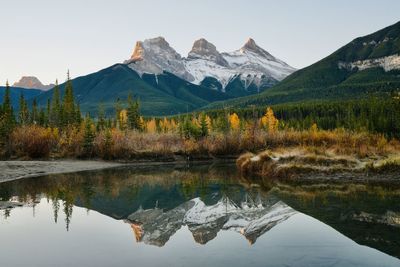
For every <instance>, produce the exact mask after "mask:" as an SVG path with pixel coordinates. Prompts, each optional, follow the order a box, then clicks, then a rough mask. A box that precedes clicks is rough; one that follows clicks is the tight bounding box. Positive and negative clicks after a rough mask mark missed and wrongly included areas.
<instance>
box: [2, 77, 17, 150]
mask: <svg viewBox="0 0 400 267" xmlns="http://www.w3.org/2000/svg"><path fill="white" fill-rule="evenodd" d="M10 95H11V93H10V86H9V84H8V81H7V83H6V90H5V94H4V99H3V105H2V106H1V113H0V115H1V116H0V154H1V156H4V157H8V156H9V154H10V147H9V145H10V143H9V137H10V134H11V132H12V130H13V128H14V126H15V117H14V111H13V108H12V105H11V96H10Z"/></svg>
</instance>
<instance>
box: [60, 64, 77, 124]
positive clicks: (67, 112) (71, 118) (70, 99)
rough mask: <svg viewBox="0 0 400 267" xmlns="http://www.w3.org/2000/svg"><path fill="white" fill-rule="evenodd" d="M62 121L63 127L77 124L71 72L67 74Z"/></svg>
mask: <svg viewBox="0 0 400 267" xmlns="http://www.w3.org/2000/svg"><path fill="white" fill-rule="evenodd" d="M62 114H63V116H62V119H63V122H62V124H63V126H68V125H71V124H74V123H77V113H76V107H75V101H74V92H73V87H72V81H71V78H70V76H69V71H68V73H67V81H66V83H65V91H64V97H63V103H62Z"/></svg>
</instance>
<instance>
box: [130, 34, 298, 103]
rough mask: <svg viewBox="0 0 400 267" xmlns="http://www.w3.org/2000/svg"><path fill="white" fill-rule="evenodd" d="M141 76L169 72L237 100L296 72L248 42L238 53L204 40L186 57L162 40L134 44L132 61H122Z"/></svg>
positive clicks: (196, 44) (148, 40)
mask: <svg viewBox="0 0 400 267" xmlns="http://www.w3.org/2000/svg"><path fill="white" fill-rule="evenodd" d="M124 63H125V64H127V65H128V66H129V67H130V68H132V69H133V70H135V71H137V72H138V73H139V74H140V75H142V74H143V73H151V74H161V73H163V72H164V71H165V72H169V73H172V74H174V75H176V76H178V77H180V78H182V79H184V80H186V81H188V82H190V83H193V84H197V85H203V86H205V87H209V88H212V89H215V90H217V91H220V92H224V93H226V94H227V95H229V96H232V97H238V96H243V95H249V94H254V93H258V92H259V91H260V88H267V87H271V86H272V85H274V84H276V83H277V82H279V81H280V80H282V79H283V78H285V77H286V76H287V75H289V74H291V73H292V72H294V71H295V69H294V68H292V67H290V66H289V65H287V64H286V63H285V62H283V61H281V60H279V59H277V58H275V57H274V56H272V55H271V54H269V53H268V52H267V51H265V50H264V49H262V48H261V47H259V46H258V45H257V44H256V43H255V41H254V40H253V39H249V40H248V41H247V42H246V44H245V45H244V46H243V47H242V48H240V49H239V50H236V51H233V52H230V53H220V52H219V51H218V50H217V48H216V47H215V46H214V45H213V44H212V43H210V42H208V41H207V40H205V39H204V38H202V39H199V40H196V41H195V42H194V44H193V47H192V49H191V51H190V52H189V54H188V56H187V58H184V57H182V56H181V55H180V54H179V53H177V52H176V51H175V49H173V48H172V47H171V46H170V45H169V43H168V42H167V41H166V40H165V39H164V38H163V37H157V38H153V39H147V40H145V41H143V42H142V41H139V42H137V43H136V46H135V48H134V51H133V54H132V56H131V58H130V59H129V60H127V61H125V62H124Z"/></svg>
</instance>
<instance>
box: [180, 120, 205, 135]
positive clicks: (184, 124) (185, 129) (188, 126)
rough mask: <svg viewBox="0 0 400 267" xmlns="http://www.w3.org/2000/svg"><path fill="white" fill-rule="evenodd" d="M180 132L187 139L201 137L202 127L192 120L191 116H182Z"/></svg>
mask: <svg viewBox="0 0 400 267" xmlns="http://www.w3.org/2000/svg"><path fill="white" fill-rule="evenodd" d="M179 126H180V128H179V132H180V134H181V136H182V137H184V138H185V139H190V138H196V139H197V138H199V137H200V136H202V132H201V129H200V128H199V127H198V126H197V125H195V124H194V123H193V122H192V119H191V117H190V116H185V117H183V118H182V120H181V123H180V124H179Z"/></svg>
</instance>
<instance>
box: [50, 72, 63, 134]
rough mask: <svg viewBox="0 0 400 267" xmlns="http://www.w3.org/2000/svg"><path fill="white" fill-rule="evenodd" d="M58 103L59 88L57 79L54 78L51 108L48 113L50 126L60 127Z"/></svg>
mask: <svg viewBox="0 0 400 267" xmlns="http://www.w3.org/2000/svg"><path fill="white" fill-rule="evenodd" d="M61 108H62V107H61V104H60V88H59V86H58V81H57V80H56V85H55V87H54V88H53V97H52V99H51V109H50V115H49V121H50V125H51V126H52V127H60V126H61V116H62V110H61Z"/></svg>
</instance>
